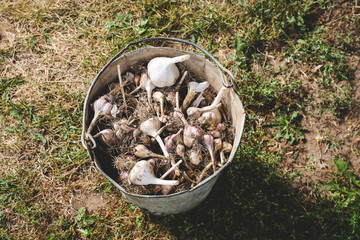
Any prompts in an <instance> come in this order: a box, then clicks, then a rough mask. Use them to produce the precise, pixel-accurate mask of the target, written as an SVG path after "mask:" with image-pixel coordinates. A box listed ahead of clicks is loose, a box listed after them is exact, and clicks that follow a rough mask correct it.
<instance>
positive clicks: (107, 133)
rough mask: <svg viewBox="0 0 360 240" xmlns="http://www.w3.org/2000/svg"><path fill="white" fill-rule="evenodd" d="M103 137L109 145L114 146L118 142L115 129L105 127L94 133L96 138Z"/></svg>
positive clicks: (104, 141)
mask: <svg viewBox="0 0 360 240" xmlns="http://www.w3.org/2000/svg"><path fill="white" fill-rule="evenodd" d="M97 137H101V140H102V141H103V143H105V144H106V145H108V146H112V145H114V144H115V143H116V136H115V133H114V131H113V130H111V129H104V130H101V131H100V132H98V133H97V134H95V135H94V138H97Z"/></svg>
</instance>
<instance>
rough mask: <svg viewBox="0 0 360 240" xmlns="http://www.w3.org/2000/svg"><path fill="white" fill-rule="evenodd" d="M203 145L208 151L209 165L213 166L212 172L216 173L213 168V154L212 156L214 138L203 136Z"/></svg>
mask: <svg viewBox="0 0 360 240" xmlns="http://www.w3.org/2000/svg"><path fill="white" fill-rule="evenodd" d="M204 143H205V146H206V148H207V149H208V151H209V153H210V158H211V163H212V166H213V170H214V172H215V171H216V168H215V154H214V138H213V136H211V135H207V134H206V135H204Z"/></svg>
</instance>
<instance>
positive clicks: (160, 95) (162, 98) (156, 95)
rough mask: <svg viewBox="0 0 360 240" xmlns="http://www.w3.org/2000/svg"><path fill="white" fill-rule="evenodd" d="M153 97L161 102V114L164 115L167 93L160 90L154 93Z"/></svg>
mask: <svg viewBox="0 0 360 240" xmlns="http://www.w3.org/2000/svg"><path fill="white" fill-rule="evenodd" d="M153 99H154V101H155V102H158V103H159V104H160V116H164V102H165V95H164V94H163V93H162V92H160V91H156V92H154V93H153Z"/></svg>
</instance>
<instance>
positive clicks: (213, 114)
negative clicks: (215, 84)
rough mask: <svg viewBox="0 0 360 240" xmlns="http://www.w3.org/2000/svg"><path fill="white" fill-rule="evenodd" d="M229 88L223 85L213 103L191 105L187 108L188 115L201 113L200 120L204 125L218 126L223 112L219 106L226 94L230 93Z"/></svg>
mask: <svg viewBox="0 0 360 240" xmlns="http://www.w3.org/2000/svg"><path fill="white" fill-rule="evenodd" d="M228 90H229V89H228V88H225V87H222V88H221V89H220V91H219V92H218V94H217V96H216V97H215V99H214V101H213V102H212V104H211V105H209V106H207V107H203V108H195V107H190V108H188V109H187V110H186V113H187V114H188V116H192V115H193V116H195V117H198V116H199V115H200V114H201V117H199V122H200V123H201V124H202V125H208V126H209V127H211V128H216V125H218V124H219V123H220V122H221V113H220V111H219V109H218V108H219V107H220V106H221V100H222V98H223V97H224V95H225V94H227V93H228Z"/></svg>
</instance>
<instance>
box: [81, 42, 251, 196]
mask: <svg viewBox="0 0 360 240" xmlns="http://www.w3.org/2000/svg"><path fill="white" fill-rule="evenodd" d="M147 48H161V49H168V50H172V51H178V52H182V53H191V54H196V55H199V56H202V57H204V56H203V55H201V54H199V53H196V52H193V51H185V50H181V49H176V48H171V47H157V46H146V47H141V48H138V49H135V50H133V51H130V52H128V53H125V54H123V55H121V54H120V55H119V54H116V55H115V56H114V57H113V58H112V59H111V60H109V62H108V63H107V64H106V65H105V66H104V67H103V68H102V69H101V70H100V71H99V73H98V74H97V75H96V77H95V78H94V80H93V81H92V83H91V85H90V87H89V90H88V92H87V95H86V98H85V101H84V106H83V132H82V135H81V142H82V145H83V147H84V148H85V149H86V150H87V152H88V154H89V156H90V158H91V160H92V161H94V162H95V166H96V168H97V169H98V170H99V171H100V173H101V174H102V175H103V176H104V177H105V178H106V179H107V180H109V181H110V182H111V183H112V184H113V185H114V186H115V187H116V188H118V189H119V190H120V191H121V193H122V194H124V195H126V196H132V197H137V198H169V197H175V196H178V195H182V194H186V193H188V192H193V191H196V190H197V189H198V188H200V187H202V186H203V185H205V184H207V183H208V182H209V181H211V180H212V179H213V178H215V177H216V176H217V175H219V174H221V173H222V172H223V171H224V170H226V168H227V167H228V166H229V164H230V163H231V162H232V161H233V158H234V155H235V154H236V152H237V150H238V148H239V147H240V142H241V139H242V135H243V131H244V126H245V120H246V112H245V109H244V107H243V106H241V107H242V110H243V111H242V112H243V121H242V123H241V126H240V136H239V140H238V142H237V143H236V146H233V148H234V149H236V150H234V153H233V156H232V158H231V160H230V161H227V162H226V163H225V164H224V165H223V166H222V167H220V168H219V169H218V170H217V171H216V172H214V173H212V174H211V175H210V176H209V177H207V178H206V179H204V180H202V181H201V182H200V183H198V184H196V185H195V186H194V187H193V188H190V189H186V190H183V191H181V192H176V193H170V194H168V195H141V194H135V193H130V192H127V191H126V190H125V189H124V188H123V187H122V186H121V185H120V184H119V183H117V182H116V181H115V180H114V179H113V178H111V177H110V176H109V175H108V174H106V173H105V172H104V171H103V170H102V169H101V167H100V166H99V163H98V160H97V158H96V155H95V152H94V150H93V149H91V148H90V147H89V145H88V144H87V142H86V140H85V132H86V129H85V125H86V122H85V118H86V116H85V115H86V110H87V106H88V104H89V100H90V99H89V98H90V93H91V92H92V90H93V88H94V86H95V84H96V82H97V80H98V79H99V78H100V76H101V75H102V74H103V73H104V72H105V71H106V69H107V68H108V67H109V66H110V65H111V64H112V63H113V62H114V61H116V60H118V59H121V58H125V57H126V56H127V55H128V54H131V53H134V52H136V51H141V50H143V49H147ZM210 56H211V55H210ZM211 57H212V56H211ZM212 58H214V57H212ZM204 59H205V61H208V62H209V63H210V64H211V65H212V66H214V67H215V68H217V69H218V70H219V71H220V73H222V71H221V70H220V69H219V68H218V67H217V66H216V65H214V64H213V63H212V62H211V61H209V60H208V59H207V58H206V57H204ZM219 64H220V63H219ZM220 65H221V64H220ZM230 73H231V72H230ZM233 90H234V92H235V94H236V95H237V96H238V94H237V92H236V91H235V89H233ZM240 101H241V100H240ZM229 158H230V157H229Z"/></svg>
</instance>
